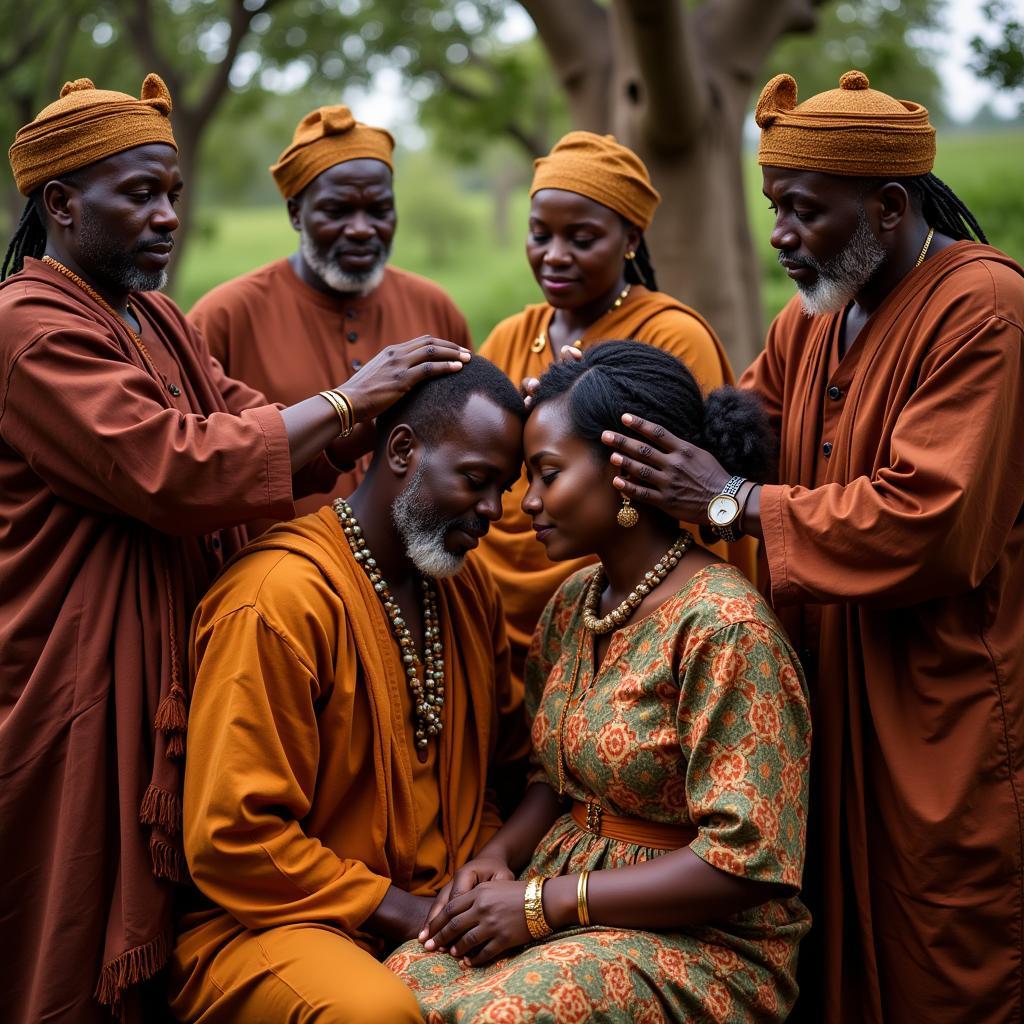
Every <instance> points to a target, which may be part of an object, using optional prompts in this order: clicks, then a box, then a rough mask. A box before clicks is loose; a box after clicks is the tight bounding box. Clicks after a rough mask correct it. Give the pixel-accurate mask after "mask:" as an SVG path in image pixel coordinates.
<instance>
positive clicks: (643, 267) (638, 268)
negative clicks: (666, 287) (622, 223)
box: [626, 222, 658, 292]
mask: <svg viewBox="0 0 1024 1024" xmlns="http://www.w3.org/2000/svg"><path fill="white" fill-rule="evenodd" d="M627 223H628V222H627ZM626 281H627V282H628V283H629V284H642V285H643V286H644V287H645V288H649V289H650V290H651V291H652V292H656V291H657V290H658V279H657V277H655V276H654V264H653V263H652V262H651V252H650V250H649V249H648V248H647V240H646V239H645V238H644V236H643V235H641V236H640V244H639V245H638V246H637V247H636V255H635V256H634V257H633V259H631V260H626Z"/></svg>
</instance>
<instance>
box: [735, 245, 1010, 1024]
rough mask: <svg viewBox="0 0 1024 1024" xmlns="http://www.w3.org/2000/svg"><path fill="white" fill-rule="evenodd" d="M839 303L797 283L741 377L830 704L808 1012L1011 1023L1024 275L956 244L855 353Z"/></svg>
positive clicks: (893, 303)
mask: <svg viewBox="0 0 1024 1024" xmlns="http://www.w3.org/2000/svg"><path fill="white" fill-rule="evenodd" d="M840 320H841V316H840V315H839V314H835V315H832V316H826V317H814V318H808V317H806V316H804V315H803V313H802V312H801V311H800V307H799V302H798V299H796V298H794V299H793V300H792V302H791V303H790V304H789V305H788V306H787V307H786V308H785V309H784V310H783V312H782V313H781V314H780V315H779V317H778V318H777V319H776V321H775V323H774V324H773V325H772V328H771V330H770V332H769V336H768V342H767V347H766V349H765V351H764V353H763V354H762V355H761V356H760V357H759V358H758V360H757V361H756V362H755V363H754V364H753V366H752V367H751V368H750V369H749V370H748V371H747V373H746V374H744V377H743V380H742V382H741V383H742V384H743V385H744V386H747V387H751V388H753V389H754V390H756V391H757V392H758V393H759V394H761V395H762V397H763V398H764V399H765V400H766V401H767V403H768V406H769V410H770V413H771V415H772V418H773V420H774V422H775V424H776V425H777V427H778V429H779V432H780V455H781V461H780V477H779V479H780V483H779V484H778V485H776V486H768V487H765V488H764V489H763V492H762V496H761V521H762V525H763V529H764V547H765V551H766V554H767V562H768V567H769V571H770V574H771V597H772V599H773V601H774V603H775V605H776V607H777V608H779V611H780V617H781V618H782V619H783V622H784V624H785V625H786V626H787V628H788V629H789V631H790V633H791V635H792V638H793V641H794V645H795V646H796V647H797V648H798V650H801V652H802V653H801V657H802V659H803V660H804V662H805V667H806V668H807V669H808V676H809V679H810V683H811V698H812V709H813V715H814V729H815V747H816V749H815V758H816V765H815V768H814V775H813V780H814V782H813V796H812V805H811V806H812V815H811V836H810V840H809V848H808V855H807V865H808V867H807V875H806V878H805V890H804V892H805V899H806V901H807V902H808V903H809V904H810V907H811V911H812V914H813V916H814V920H815V925H814V928H813V930H812V932H811V934H810V935H809V936H808V939H807V940H806V941H805V942H804V945H803V948H802V950H801V960H802V966H803V967H804V968H805V970H804V972H803V980H802V982H801V984H802V987H803V995H802V996H801V1002H800V1004H798V1006H799V1009H800V1012H801V1013H802V1014H803V1016H800V1017H799V1019H800V1020H806V1021H813V1022H814V1024H820V1022H825V1024H882V1022H884V1024H924V1022H926V1021H927V1022H928V1024H965V1022H968V1021H969V1022H970V1024H1003V1022H1005V1024H1009V1022H1010V1021H1019V1020H1020V1019H1021V1014H1022V1009H1024V1007H1022V989H1021V983H1022V976H1021V971H1022V963H1024V853H1022V840H1024V811H1022V801H1024V515H1022V507H1024V444H1022V441H1021V428H1022V424H1024V359H1022V345H1024V271H1022V270H1021V268H1020V267H1019V266H1018V265H1017V264H1016V263H1014V262H1013V261H1012V260H1010V259H1009V258H1008V257H1006V256H1003V255H1002V254H1001V253H999V252H997V251H996V250H994V249H991V248H989V247H988V246H981V245H976V244H973V243H968V242H960V243H957V244H955V245H952V246H950V247H949V248H947V249H946V250H945V251H943V252H940V253H938V254H936V255H935V256H933V257H932V258H931V259H929V260H928V261H927V262H926V263H925V264H924V265H923V266H922V267H921V268H920V269H918V270H914V271H912V272H911V273H910V274H908V275H907V276H906V277H905V278H904V279H903V280H902V281H901V282H900V284H899V285H898V286H897V287H896V288H895V289H894V290H893V291H892V292H891V293H890V294H889V296H888V297H887V298H886V299H885V301H884V302H883V303H882V305H881V306H880V307H879V308H878V309H877V310H876V311H875V312H874V313H873V314H872V316H871V318H870V319H869V320H868V322H867V323H866V324H865V326H864V327H863V329H862V330H861V332H860V334H859V335H858V336H857V338H856V339H855V340H854V342H853V344H852V345H851V346H850V348H849V350H848V351H847V352H846V355H845V357H844V358H843V359H842V360H841V361H839V360H838V359H837V358H836V355H835V353H836V352H837V349H836V334H837V331H838V329H839V323H840ZM793 1019H794V1020H796V1019H798V1018H797V1017H794V1018H793Z"/></svg>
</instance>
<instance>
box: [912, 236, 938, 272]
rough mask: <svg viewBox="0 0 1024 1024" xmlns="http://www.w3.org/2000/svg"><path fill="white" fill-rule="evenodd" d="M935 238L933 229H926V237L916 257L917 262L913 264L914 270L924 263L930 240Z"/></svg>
mask: <svg viewBox="0 0 1024 1024" xmlns="http://www.w3.org/2000/svg"><path fill="white" fill-rule="evenodd" d="M934 237H935V228H929V229H928V237H927V238H926V239H925V240H924V245H923V246H922V248H921V252H920V254H919V255H918V257H917V262H916V263H915V264H914V269H915V270H917V268H918V267H919V266H921V264H922V263H924V258H925V256H927V255H928V247H929V246H930V245H931V244H932V239H933V238H934Z"/></svg>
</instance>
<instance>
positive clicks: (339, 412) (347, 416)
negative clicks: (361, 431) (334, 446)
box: [320, 391, 353, 437]
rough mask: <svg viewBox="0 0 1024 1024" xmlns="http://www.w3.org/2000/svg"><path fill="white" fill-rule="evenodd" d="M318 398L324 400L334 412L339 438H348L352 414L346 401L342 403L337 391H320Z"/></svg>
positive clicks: (351, 424) (350, 430)
mask: <svg viewBox="0 0 1024 1024" xmlns="http://www.w3.org/2000/svg"><path fill="white" fill-rule="evenodd" d="M320 397H321V398H324V399H326V400H327V401H328V402H329V403H330V405H331V408H332V409H333V410H334V412H335V415H336V416H337V417H338V424H339V426H340V427H341V430H340V432H339V436H340V437H348V436H349V434H351V433H352V427H353V423H352V413H351V409H350V406H349V404H348V400H347V399H346V400H345V401H342V399H341V396H340V395H339V394H338V392H337V391H321V392H320Z"/></svg>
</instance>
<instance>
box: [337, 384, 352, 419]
mask: <svg viewBox="0 0 1024 1024" xmlns="http://www.w3.org/2000/svg"><path fill="white" fill-rule="evenodd" d="M334 393H335V394H336V395H337V396H338V397H339V398H340V399H341V400H342V401H343V402H344V403H345V404H346V405H347V406H348V421H349V423H351V424H352V426H353V427H354V426H355V425H356V407H355V406H354V405H353V404H352V399H351V398H349V397H348V395H346V394H345V392H344V391H342V390H341V388H334Z"/></svg>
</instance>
